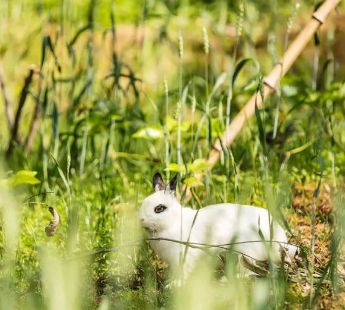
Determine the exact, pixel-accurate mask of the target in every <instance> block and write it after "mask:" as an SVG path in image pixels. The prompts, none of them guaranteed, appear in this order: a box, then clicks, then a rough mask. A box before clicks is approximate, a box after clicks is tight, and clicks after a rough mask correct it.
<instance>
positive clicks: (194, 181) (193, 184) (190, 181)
mask: <svg viewBox="0 0 345 310" xmlns="http://www.w3.org/2000/svg"><path fill="white" fill-rule="evenodd" d="M183 183H184V184H186V185H187V186H189V187H198V186H204V184H203V183H202V182H201V181H200V180H199V179H197V178H196V177H189V178H186V179H184V181H183Z"/></svg>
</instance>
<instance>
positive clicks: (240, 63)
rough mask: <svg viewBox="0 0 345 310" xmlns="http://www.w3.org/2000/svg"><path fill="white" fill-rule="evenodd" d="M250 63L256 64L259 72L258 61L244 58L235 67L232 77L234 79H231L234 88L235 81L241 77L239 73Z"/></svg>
mask: <svg viewBox="0 0 345 310" xmlns="http://www.w3.org/2000/svg"><path fill="white" fill-rule="evenodd" d="M248 62H254V64H255V66H256V68H257V70H258V71H259V64H258V63H257V61H256V60H255V59H254V58H244V59H242V60H240V61H239V62H238V63H237V64H236V67H235V70H234V74H233V75H232V79H231V84H232V87H234V84H235V81H236V79H237V76H238V75H239V73H240V72H241V70H242V69H243V67H244V66H245V64H246V63H248Z"/></svg>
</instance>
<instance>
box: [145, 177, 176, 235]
mask: <svg viewBox="0 0 345 310" xmlns="http://www.w3.org/2000/svg"><path fill="white" fill-rule="evenodd" d="M176 182H177V176H175V177H174V178H173V179H172V180H171V181H170V182H169V184H168V185H167V186H165V184H164V181H163V179H162V176H161V175H160V174H159V173H156V174H155V175H154V176H153V189H154V193H153V194H151V195H150V196H148V197H146V198H145V199H144V201H143V203H142V205H141V208H140V211H139V217H140V220H141V222H142V225H143V227H144V228H145V229H147V230H148V231H150V232H151V233H153V232H156V233H157V232H161V231H164V230H165V229H167V228H169V227H171V226H172V225H173V224H174V223H176V222H177V221H178V220H179V218H180V214H181V205H180V203H179V202H178V201H177V199H176V197H175V192H176Z"/></svg>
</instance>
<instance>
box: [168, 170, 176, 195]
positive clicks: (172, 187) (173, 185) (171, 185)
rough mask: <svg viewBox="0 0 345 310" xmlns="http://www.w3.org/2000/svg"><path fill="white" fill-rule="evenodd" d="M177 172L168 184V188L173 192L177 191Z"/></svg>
mask: <svg viewBox="0 0 345 310" xmlns="http://www.w3.org/2000/svg"><path fill="white" fill-rule="evenodd" d="M177 176H178V175H177V174H176V175H175V176H174V177H173V178H172V179H171V180H170V182H169V184H168V186H167V188H168V189H169V190H170V191H171V192H173V193H175V192H176V185H177Z"/></svg>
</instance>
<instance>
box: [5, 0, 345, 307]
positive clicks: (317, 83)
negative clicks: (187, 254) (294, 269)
mask: <svg viewBox="0 0 345 310" xmlns="http://www.w3.org/2000/svg"><path fill="white" fill-rule="evenodd" d="M314 5H315V2H314V1H303V2H302V1H292V2H288V1H278V0H277V1H269V2H264V1H172V0H171V1H132V0H130V1H105V0H99V1H96V0H91V1H66V0H60V1H57V0H46V1H32V0H18V1H12V0H3V1H1V3H0V29H1V35H0V61H1V66H2V69H3V80H4V82H5V87H6V91H7V93H8V94H9V99H10V101H11V105H12V107H13V110H14V113H15V112H16V111H17V106H18V102H19V101H20V99H19V98H20V96H21V94H22V93H23V91H22V90H23V85H24V79H25V77H27V76H28V72H29V71H30V70H33V78H32V80H31V81H30V83H29V85H28V90H27V91H26V92H25V94H26V95H27V97H26V100H25V103H24V107H23V111H22V113H21V118H20V122H19V129H18V137H19V138H18V141H19V143H18V141H15V139H13V137H12V136H11V128H9V126H8V125H7V118H6V114H5V108H4V106H5V105H4V103H5V102H4V100H3V97H1V99H0V120H1V122H0V124H1V131H0V152H1V157H2V171H3V172H2V179H1V181H0V187H1V192H0V197H1V200H0V206H1V208H2V209H1V210H2V217H1V224H0V228H1V235H0V256H1V259H2V263H1V267H0V268H1V269H0V291H1V293H0V294H1V296H0V307H1V308H4V309H9V308H23V309H24V308H25V309H31V308H32V309H39V308H48V309H68V308H70V309H78V308H81V309H85V308H97V307H99V308H100V309H107V308H116V309H117V308H126V309H127V308H133V309H136V308H140V309H142V308H181V309H182V308H183V309H185V308H186V307H187V308H188V307H189V308H195V307H197V308H199V307H203V308H208V309H211V308H217V309H218V308H219V309H223V308H228V307H234V308H238V309H244V308H258V309H259V308H260V307H262V308H263V309H264V308H265V307H267V305H268V306H269V307H271V308H279V309H280V308H281V307H283V305H285V304H286V303H287V304H290V305H292V306H296V307H297V306H301V305H303V306H308V307H309V306H310V307H311V306H314V305H315V304H316V303H317V302H319V300H321V297H322V296H323V295H322V290H321V291H320V290H318V289H317V288H318V287H321V285H323V282H322V281H323V279H322V280H320V281H319V282H316V283H315V282H314V283H313V282H312V280H310V281H309V282H308V283H309V284H310V283H311V286H312V287H313V285H314V286H315V291H313V290H310V292H309V291H308V292H307V294H303V293H302V292H301V291H299V290H297V291H295V290H294V289H293V285H291V283H290V282H289V281H287V279H286V278H285V277H284V276H282V275H277V274H273V275H272V276H270V277H268V278H267V279H265V280H262V281H254V282H249V283H242V282H239V281H234V283H229V284H228V285H227V286H226V287H225V288H224V287H223V288H222V287H221V286H220V285H219V283H213V282H212V283H213V284H212V285H211V284H208V285H206V286H202V285H201V286H200V283H205V282H204V281H200V279H208V277H209V276H210V275H209V274H208V273H207V272H208V271H207V270H208V269H207V268H205V269H202V272H200V275H199V278H198V277H196V278H195V279H194V280H192V282H191V283H190V289H189V290H186V292H185V294H183V292H174V291H171V290H168V289H165V288H164V283H165V282H164V281H165V280H164V279H162V270H161V269H162V266H161V262H159V261H158V260H157V259H154V258H153V256H152V253H151V252H150V250H149V249H148V247H147V245H146V243H145V242H142V241H143V239H144V236H142V234H141V230H140V227H139V225H138V223H137V222H136V210H137V209H138V208H139V206H140V203H141V201H142V199H143V198H144V197H145V196H146V195H147V194H149V193H150V192H151V176H152V175H153V174H154V172H156V171H163V172H164V173H165V175H166V177H167V178H168V177H169V176H171V175H172V174H173V173H175V172H180V173H181V179H180V185H179V186H180V192H181V196H182V202H183V201H185V200H184V199H185V196H184V192H183V186H184V185H187V186H189V187H192V188H193V191H194V193H195V196H196V197H199V198H198V199H199V200H200V201H201V203H202V205H203V206H204V205H207V204H210V203H215V202H222V201H232V202H239V203H243V204H254V205H258V206H262V207H267V208H269V209H270V210H271V212H272V213H274V214H276V215H279V214H284V215H285V216H287V218H290V217H291V216H295V210H294V209H293V208H291V205H292V199H293V195H292V194H293V192H292V189H293V185H294V184H300V183H303V184H308V183H311V184H315V188H316V184H317V182H318V181H319V180H321V181H322V183H323V182H325V183H327V184H330V186H332V188H333V196H332V197H333V200H332V204H333V208H334V209H335V210H337V206H338V207H341V206H343V202H344V196H343V194H342V191H343V185H342V184H343V181H344V172H345V153H344V148H345V135H344V132H345V119H344V115H345V105H344V98H345V83H344V79H343V76H344V72H345V70H344V66H345V64H344V59H343V58H341V57H338V55H339V53H338V52H337V51H338V49H339V48H340V49H341V42H342V38H343V36H344V35H343V33H344V28H342V25H341V23H337V21H336V18H334V17H332V18H331V20H332V21H331V22H330V24H329V25H326V26H325V27H324V29H322V30H321V31H320V33H318V35H317V36H316V37H315V39H314V42H310V44H309V45H308V47H307V49H306V50H305V51H304V52H303V54H302V56H301V57H300V58H299V59H298V60H297V62H296V63H295V64H294V66H293V68H292V70H291V71H290V72H289V73H288V74H287V75H286V76H285V77H284V78H283V80H282V82H281V85H280V87H279V89H278V90H277V92H276V93H275V94H274V95H273V96H272V98H270V99H269V100H268V102H266V103H265V106H264V109H263V110H261V111H260V112H258V113H257V114H256V117H255V118H254V119H253V120H248V122H247V123H246V126H245V127H244V129H243V131H242V132H241V134H240V135H239V137H238V138H237V140H236V141H235V143H234V144H233V145H232V146H231V148H226V149H224V152H223V154H222V157H221V160H220V162H219V163H218V164H217V165H216V167H214V168H213V169H212V170H211V169H209V167H208V166H207V164H206V162H205V160H204V159H205V158H207V155H208V153H209V152H210V150H211V149H212V143H213V142H214V141H215V139H216V138H218V137H219V136H220V135H221V134H222V132H223V131H224V129H225V125H226V122H227V119H226V111H227V105H228V104H229V103H230V105H228V107H231V109H230V120H231V119H232V118H233V117H234V116H235V115H236V113H237V112H238V111H239V110H240V109H241V107H242V106H243V105H244V104H245V103H246V100H247V99H248V98H249V97H250V96H251V95H252V94H253V93H254V92H255V91H256V90H257V89H260V87H262V76H264V75H265V74H267V73H268V72H269V71H270V69H271V68H272V67H273V66H274V64H275V63H277V62H278V61H279V59H280V58H281V56H282V54H283V53H284V51H285V50H286V46H287V44H288V43H289V42H291V40H292V39H293V38H294V37H295V36H296V35H297V34H298V32H299V31H300V30H301V28H302V27H303V25H304V24H305V23H306V22H307V21H308V20H309V18H310V15H311V12H312V10H313V7H314ZM343 9H344V7H343V4H342V5H341V6H340V8H339V10H338V14H340V15H341V14H342V12H343ZM342 16H343V15H342ZM229 90H230V92H229ZM230 93H231V96H230V95H229V94H230ZM229 98H230V99H229ZM35 109H36V111H38V112H37V115H38V116H37V119H36V120H35V121H34V122H32V119H33V114H34V111H35ZM31 124H36V125H37V131H36V132H34V134H33V140H32V144H31V143H29V142H28V140H29V139H28V133H29V132H30V127H31ZM33 171H35V172H36V173H34V172H33ZM198 174H202V175H203V177H204V180H205V182H203V183H200V182H198V181H197V179H196V178H195V176H196V175H198ZM37 180H39V184H37V182H38V181H37ZM195 196H194V198H193V199H192V200H191V201H190V205H191V206H192V207H194V208H196V207H198V202H197V200H196V199H195ZM49 206H53V207H54V208H55V209H56V210H57V211H58V212H59V214H60V217H61V223H60V225H59V227H58V230H57V232H56V234H55V235H54V236H53V237H47V236H46V235H45V232H44V227H45V226H46V225H47V224H48V223H49V221H50V214H49V212H48V207H49ZM278 211H279V212H278ZM309 211H310V210H309ZM339 218H342V215H341V213H340V215H339ZM281 220H282V221H283V219H281ZM321 221H324V222H325V223H327V224H330V225H334V226H332V227H334V230H335V231H336V232H337V233H338V235H339V236H341V237H340V239H336V240H338V241H337V242H338V243H339V244H341V240H342V231H343V230H342V229H343V228H342V224H341V222H339V223H340V224H339V223H338V224H339V225H338V224H337V221H335V222H333V220H332V217H327V218H322V219H321ZM283 222H284V221H283ZM285 223H286V224H287V226H289V223H288V221H285ZM334 223H336V224H334ZM287 229H290V230H291V229H292V230H294V229H295V228H294V227H287ZM294 232H295V233H296V231H295V230H294ZM327 238H328V236H327ZM332 238H333V237H332ZM332 240H333V239H332ZM339 240H340V241H339ZM338 243H337V247H335V250H334V251H333V252H332V256H331V260H330V261H331V262H334V264H335V262H336V261H337V258H338V257H339V256H340V255H341V254H340V251H339V248H340V246H339V244H338ZM309 250H310V251H311V249H307V251H309ZM309 253H310V252H309ZM313 266H314V265H313V263H311V267H309V268H307V270H308V272H309V275H311V276H310V279H311V278H312V274H313V271H314V267H313ZM329 266H332V264H330V265H329ZM330 270H332V268H331V267H329V269H325V270H324V273H323V274H324V275H325V279H329V277H331V275H332V273H331V272H330ZM193 281H194V282H193ZM337 281H338V280H334V278H332V282H331V283H332V289H330V290H327V292H329V291H332V292H333V293H334V292H336V291H337V289H338V288H337V285H338V284H337V283H338V282H337ZM210 283H211V282H210ZM322 287H323V286H322ZM203 290H208V294H202V292H203ZM272 291H273V298H271V297H272V296H271V295H270V294H272V293H271V292H272ZM324 295H327V293H325V294H324ZM200 296H205V298H206V297H207V298H211V299H212V300H215V301H214V303H213V304H212V303H211V304H209V303H204V301H203V298H201V297H200ZM217 296H218V298H217ZM194 298H196V299H194ZM260 298H261V299H260ZM319 298H320V299H319ZM284 307H285V306H284ZM265 309H267V308H265Z"/></svg>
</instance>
